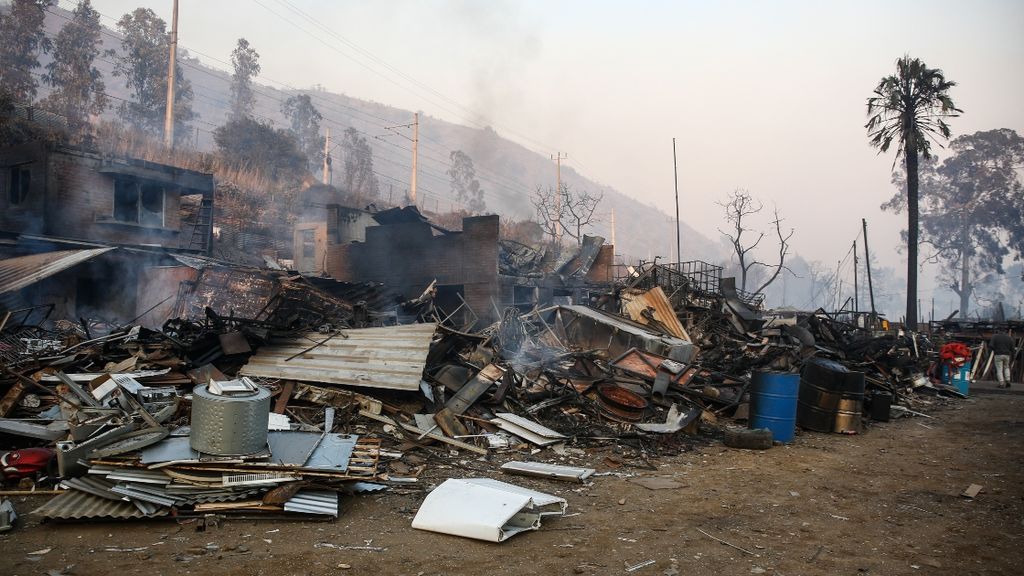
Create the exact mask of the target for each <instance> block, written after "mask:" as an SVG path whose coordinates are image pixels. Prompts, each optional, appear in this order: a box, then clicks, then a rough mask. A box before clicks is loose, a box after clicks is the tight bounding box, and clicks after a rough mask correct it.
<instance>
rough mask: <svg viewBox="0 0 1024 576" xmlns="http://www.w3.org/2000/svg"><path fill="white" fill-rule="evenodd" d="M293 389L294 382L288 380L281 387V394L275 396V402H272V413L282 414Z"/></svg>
mask: <svg viewBox="0 0 1024 576" xmlns="http://www.w3.org/2000/svg"><path fill="white" fill-rule="evenodd" d="M294 389H295V382H292V381H291V380H288V381H287V382H285V383H284V386H282V387H281V394H280V395H279V396H278V397H277V402H275V403H274V414H284V409H285V408H287V407H288V401H289V400H291V398H292V390H294Z"/></svg>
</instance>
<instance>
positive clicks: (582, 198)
mask: <svg viewBox="0 0 1024 576" xmlns="http://www.w3.org/2000/svg"><path fill="white" fill-rule="evenodd" d="M561 192H562V218H561V221H560V224H561V225H562V229H563V230H565V233H566V234H568V235H569V237H570V238H573V239H575V240H576V245H577V246H581V245H582V244H583V229H584V228H585V227H587V226H590V225H591V224H596V223H597V222H598V221H599V220H598V219H597V217H595V216H594V211H595V210H597V205H598V204H600V203H601V200H602V199H604V194H597V195H594V194H591V193H590V192H587V191H586V190H584V191H583V192H573V191H571V190H570V189H569V186H568V185H566V184H562V190H561Z"/></svg>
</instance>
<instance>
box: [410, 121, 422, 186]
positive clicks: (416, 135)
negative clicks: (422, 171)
mask: <svg viewBox="0 0 1024 576" xmlns="http://www.w3.org/2000/svg"><path fill="white" fill-rule="evenodd" d="M419 145H420V113H419V112H416V113H414V114H413V115H412V179H411V180H409V202H410V203H412V205H413V206H415V205H416V160H417V156H418V155H419Z"/></svg>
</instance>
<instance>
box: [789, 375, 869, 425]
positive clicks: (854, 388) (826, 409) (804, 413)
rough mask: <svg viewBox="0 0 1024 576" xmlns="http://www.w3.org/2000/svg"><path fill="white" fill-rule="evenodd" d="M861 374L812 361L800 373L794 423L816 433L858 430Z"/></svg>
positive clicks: (861, 387)
mask: <svg viewBox="0 0 1024 576" xmlns="http://www.w3.org/2000/svg"><path fill="white" fill-rule="evenodd" d="M863 406H864V373H863V372H851V371H850V370H847V369H846V367H845V366H843V365H842V364H839V363H837V362H833V361H832V360H825V359H822V358H813V359H811V360H809V361H808V362H806V363H805V364H804V367H803V370H802V371H801V372H800V396H799V399H798V401H797V413H796V421H797V424H798V425H799V426H800V427H802V428H807V429H809V430H816V431H818V432H837V433H849V432H860V431H861V414H862V412H863Z"/></svg>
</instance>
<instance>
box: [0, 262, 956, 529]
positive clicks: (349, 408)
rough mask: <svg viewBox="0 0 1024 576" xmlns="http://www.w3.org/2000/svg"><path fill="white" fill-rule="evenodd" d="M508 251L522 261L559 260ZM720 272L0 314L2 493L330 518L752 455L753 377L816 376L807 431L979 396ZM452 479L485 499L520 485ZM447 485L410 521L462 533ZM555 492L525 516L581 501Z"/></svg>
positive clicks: (141, 509)
mask: <svg viewBox="0 0 1024 576" xmlns="http://www.w3.org/2000/svg"><path fill="white" fill-rule="evenodd" d="M503 254H504V261H503V266H504V267H505V268H511V267H519V268H523V267H528V266H529V265H530V263H531V262H532V261H533V260H536V259H540V258H541V257H542V255H539V254H536V253H531V252H529V251H527V250H522V249H519V251H518V252H516V253H512V252H509V251H507V250H506V251H505V252H504V253H503ZM586 260H587V258H586V254H582V255H579V256H577V257H576V258H574V259H573V260H571V261H570V262H567V263H566V264H564V265H563V266H562V269H563V270H565V269H566V268H565V266H570V267H571V266H581V264H580V263H581V261H584V264H585V263H586V262H585V261H586ZM590 261H592V258H591V259H590ZM573 262H575V264H573ZM720 272H721V270H720V269H717V268H716V267H713V266H709V265H706V264H703V263H692V262H691V263H684V264H680V265H641V266H639V267H638V268H630V269H629V271H628V273H627V274H625V275H624V278H622V279H620V280H618V281H616V282H612V283H608V284H605V285H603V286H597V287H594V286H592V287H591V290H590V291H589V292H588V294H589V296H588V297H587V301H585V302H579V301H576V302H575V303H573V302H572V301H565V300H568V299H567V298H555V299H554V300H553V301H551V302H550V303H548V304H534V305H533V306H531V307H530V308H528V309H524V308H523V307H519V308H517V307H507V308H504V309H503V310H500V309H498V306H496V305H495V307H494V308H495V310H494V313H495V317H497V318H499V319H498V321H496V322H493V323H490V324H487V325H483V323H481V322H476V323H475V324H473V323H469V324H467V323H456V322H455V321H454V320H453V318H455V316H454V315H453V314H451V312H452V311H451V310H443V309H441V308H440V307H439V306H438V305H437V303H436V302H435V299H434V296H435V295H436V291H437V288H436V286H434V285H430V286H426V287H425V290H424V292H423V294H422V295H420V296H419V297H418V298H415V299H412V300H404V301H403V298H401V297H400V296H399V295H398V294H396V293H393V292H391V291H389V290H388V288H387V287H385V286H383V285H380V284H373V283H366V284H351V283H341V282H335V281H332V280H325V279H322V278H309V277H304V276H301V275H298V274H295V273H290V272H286V271H273V270H266V269H248V268H232V267H225V266H210V267H207V268H205V269H204V270H202V271H201V273H200V274H199V275H198V277H197V279H196V280H195V281H193V282H189V283H187V287H185V285H184V284H183V289H182V290H180V291H179V293H178V296H177V300H176V302H175V305H174V309H173V314H172V317H173V319H171V320H169V321H167V322H166V323H165V324H163V326H162V329H161V330H151V329H146V328H143V327H141V326H138V325H126V326H107V327H106V328H105V329H103V330H99V331H98V330H97V329H96V327H95V326H88V325H83V324H81V323H79V322H73V321H65V320H62V321H57V322H53V323H50V324H47V325H46V326H47V327H46V328H44V327H41V326H26V325H21V324H19V323H18V321H17V315H12V314H7V315H6V316H5V315H0V320H3V321H4V323H5V324H6V326H5V327H4V328H3V331H2V335H0V368H2V370H0V442H2V446H0V448H2V449H3V456H2V463H3V478H4V489H5V490H7V491H8V492H11V491H15V492H17V491H21V492H28V491H34V490H35V491H53V493H54V494H55V495H54V496H53V497H52V498H51V499H50V500H49V501H48V502H46V503H45V504H44V505H42V507H41V508H39V509H38V510H37V511H36V512H37V513H38V514H40V515H41V516H42V517H43V518H44V519H47V520H82V519H123V518H147V517H148V518H151V517H160V516H174V517H189V516H191V517H198V518H209V517H211V515H216V516H217V517H220V515H227V516H231V515H234V516H242V517H253V516H260V517H267V518H269V517H281V516H295V515H312V516H317V517H327V518H329V517H333V516H337V515H338V513H339V504H338V503H339V497H340V495H346V494H354V493H360V492H372V491H379V490H388V489H390V490H415V491H421V490H426V489H428V488H429V487H432V486H433V484H435V483H439V482H441V480H444V478H445V477H446V476H448V475H455V474H465V472H466V470H467V469H469V470H473V471H476V473H477V474H476V475H477V476H485V475H487V473H492V474H491V475H492V476H493V475H495V474H497V473H499V472H501V473H508V474H525V475H533V476H541V477H545V478H549V479H560V480H569V481H578V482H583V481H593V480H588V478H591V477H592V476H593V474H594V473H595V470H597V469H601V470H602V472H601V473H604V474H623V473H629V472H630V470H643V469H645V468H646V469H650V468H651V460H652V459H656V458H658V457H660V456H665V455H671V454H676V453H678V452H680V451H683V450H686V449H688V448H689V447H692V446H693V445H695V444H699V443H710V442H718V441H720V439H721V438H722V437H723V435H724V436H725V439H726V441H727V442H729V443H731V444H736V445H742V444H743V442H744V441H750V440H751V439H750V438H744V434H742V433H741V432H742V430H743V426H744V425H745V424H746V423H747V421H748V420H752V415H751V414H752V409H751V404H750V399H751V396H752V392H753V390H752V381H756V380H757V378H758V375H759V374H765V373H767V374H792V375H796V376H794V377H795V378H799V376H798V375H799V374H800V373H801V371H802V372H803V378H802V381H801V385H800V388H799V393H798V396H799V398H797V397H796V396H797V393H796V391H795V390H794V394H793V398H792V404H794V405H797V406H798V407H797V408H796V412H797V413H796V415H795V417H791V419H790V420H789V421H788V426H789V428H790V432H791V431H792V429H793V428H794V427H796V426H795V425H799V426H800V427H801V428H804V429H811V430H819V431H822V432H841V433H858V432H862V431H863V430H864V428H865V427H866V426H867V425H869V422H868V420H869V418H868V417H869V415H871V416H873V417H874V418H875V419H880V420H887V419H888V418H889V415H890V406H891V410H892V412H891V413H892V414H900V415H913V414H921V413H923V412H927V411H928V410H929V408H930V407H933V406H934V405H935V404H936V403H942V402H945V401H946V400H945V399H946V398H952V397H955V396H961V395H962V394H961V393H960V392H959V391H958V390H957V388H956V387H954V386H950V385H948V382H947V383H943V382H942V380H941V378H940V377H939V375H938V374H937V373H936V374H934V375H933V373H934V372H935V371H934V370H931V369H930V367H931V366H932V365H933V364H935V363H937V362H940V358H939V356H938V353H939V350H938V347H937V343H934V342H930V341H929V340H928V339H927V338H925V337H924V336H923V335H920V334H913V333H910V334H902V333H898V332H881V331H875V330H871V329H868V328H863V327H858V326H856V325H855V323H851V322H848V321H844V320H843V319H841V318H838V317H835V316H833V315H830V314H828V313H825V312H824V311H821V310H819V311H816V312H801V311H772V312H765V311H763V310H761V303H760V302H759V301H757V300H756V299H753V298H750V297H749V296H748V295H744V294H742V293H740V292H739V291H737V290H736V289H735V286H734V285H733V283H732V282H731V281H730V280H731V279H727V278H726V279H723V278H721V277H720ZM463 305H465V303H464V302H463ZM477 312H479V311H477ZM476 316H477V314H472V315H470V316H469V317H471V318H472V317H476ZM466 317H467V316H466V315H461V316H459V318H466ZM862 320H863V319H862ZM97 332H100V333H97ZM851 375H853V376H855V377H852V378H851V377H850V376H851ZM835 382H839V383H841V385H836V386H835V387H832V386H833V384H834V383H835ZM851 382H853V384H850V383H851ZM858 382H859V384H858ZM784 420H785V418H784ZM784 436H785V434H784ZM737 438H739V440H737ZM755 440H757V439H756V438H755ZM737 442H738V444H737ZM765 446H771V439H770V436H769V439H768V443H767V444H766V445H765ZM449 472H451V474H449ZM452 481H454V479H449V480H448V482H452ZM448 482H445V483H444V484H441V486H442V487H444V486H446V485H448ZM458 482H463V483H468V484H467V486H468V487H467V486H463V487H462V488H460V490H461V491H460V492H459V494H462V495H464V496H465V495H469V494H477V495H478V496H479V497H480V498H481V499H483V500H484V501H489V502H493V498H498V499H500V498H506V499H512V501H514V502H518V500H516V499H517V498H522V497H523V494H522V493H521V492H522V490H525V489H520V492H516V488H517V487H515V486H512V485H510V484H506V483H502V482H497V481H494V480H488V479H482V478H476V479H460V480H458ZM509 486H511V488H509ZM453 487H454V485H448V488H446V489H445V490H440V489H438V490H435V491H434V492H432V493H431V494H430V495H429V496H427V501H425V502H424V506H423V508H422V510H421V515H423V516H424V517H422V518H421V517H419V516H418V517H417V521H416V522H415V523H414V526H416V527H423V528H425V529H428V530H431V529H432V530H440V531H445V530H446V528H445V525H444V521H443V520H438V518H436V517H434V518H430V517H426V516H427V512H428V511H429V510H434V509H437V508H438V506H442V507H443V505H442V504H441V503H440V502H439V501H441V499H442V498H444V497H445V491H446V490H449V489H454V488H453ZM509 490H511V492H510V491H509ZM526 492H531V491H529V490H526ZM545 496H549V495H544V494H543V493H539V492H535V493H532V495H531V496H530V498H532V499H531V500H530V502H532V504H530V505H529V506H533V505H539V504H540V503H541V502H547V503H548V504H551V505H553V506H554V507H555V508H556V511H557V508H558V505H559V504H561V510H562V511H564V501H560V500H559V499H558V498H554V499H553V500H552V499H551V498H548V499H547V500H546V499H545ZM466 497H468V496H466ZM432 498H433V499H435V500H436V501H435V502H433V503H430V500H431V499H432ZM489 498H490V499H491V500H488V499H489ZM549 500H550V501H549ZM428 504H429V505H428ZM8 506H9V504H8ZM519 506H525V504H524V503H520V504H519ZM516 509H517V510H518V508H516ZM524 510H525V508H524ZM11 514H12V515H13V510H12V512H11ZM540 514H541V515H543V513H540ZM539 518H540V516H537V521H536V525H539ZM533 527H536V526H533ZM505 528H507V526H505ZM511 533H514V531H513V532H511ZM501 534H506V532H501ZM462 535H467V536H471V537H476V536H474V535H473V534H462ZM500 538H501V537H499V539H500Z"/></svg>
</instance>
